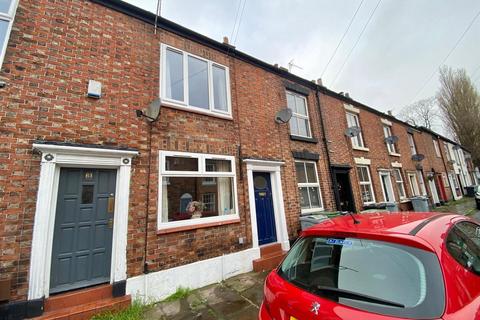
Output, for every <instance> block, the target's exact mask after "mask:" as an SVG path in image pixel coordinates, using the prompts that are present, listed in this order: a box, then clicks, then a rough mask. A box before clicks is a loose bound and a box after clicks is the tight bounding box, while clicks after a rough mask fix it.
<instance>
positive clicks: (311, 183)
mask: <svg viewBox="0 0 480 320" xmlns="http://www.w3.org/2000/svg"><path fill="white" fill-rule="evenodd" d="M297 163H301V164H303V169H304V170H305V178H306V179H308V178H307V177H308V175H307V166H306V164H307V163H313V167H314V168H315V177H316V178H317V182H315V183H313V182H305V183H299V182H298V181H297V187H298V188H297V190H298V191H299V189H300V188H309V187H317V188H318V194H319V199H320V207H317V208H309V209H301V211H302V214H303V213H311V212H318V211H323V210H325V206H324V204H323V197H322V189H321V188H320V179H319V178H318V171H317V163H316V162H314V161H302V160H296V161H295V165H296V164H297ZM307 194H308V203H309V204H311V201H310V193H309V192H308V193H307Z"/></svg>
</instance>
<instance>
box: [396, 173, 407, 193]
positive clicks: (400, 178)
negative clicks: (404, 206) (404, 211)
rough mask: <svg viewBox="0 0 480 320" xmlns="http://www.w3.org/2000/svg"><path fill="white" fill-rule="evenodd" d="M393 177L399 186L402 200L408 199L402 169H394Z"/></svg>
mask: <svg viewBox="0 0 480 320" xmlns="http://www.w3.org/2000/svg"><path fill="white" fill-rule="evenodd" d="M393 176H394V177H395V184H396V185H397V190H398V196H399V198H400V200H404V199H406V198H407V194H406V192H405V184H404V183H403V176H402V172H401V171H400V169H393Z"/></svg>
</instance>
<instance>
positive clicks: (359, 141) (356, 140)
mask: <svg viewBox="0 0 480 320" xmlns="http://www.w3.org/2000/svg"><path fill="white" fill-rule="evenodd" d="M345 116H346V117H347V126H348V127H349V128H351V127H353V126H357V127H358V128H359V129H360V133H359V134H358V136H356V137H351V138H350V141H351V142H352V148H353V149H358V150H368V149H367V148H365V141H364V140H363V133H362V127H361V126H360V118H359V117H358V114H356V113H353V112H348V111H347V112H346V113H345ZM349 116H351V117H353V119H354V122H355V123H354V124H353V126H352V125H351V124H350V123H349V120H348V119H349Z"/></svg>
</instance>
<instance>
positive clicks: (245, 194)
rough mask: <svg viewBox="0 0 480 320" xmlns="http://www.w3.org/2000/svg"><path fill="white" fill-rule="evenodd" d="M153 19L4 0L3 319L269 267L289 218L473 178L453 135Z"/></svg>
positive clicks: (84, 311) (439, 197)
mask: <svg viewBox="0 0 480 320" xmlns="http://www.w3.org/2000/svg"><path fill="white" fill-rule="evenodd" d="M154 21H155V16H154V15H153V14H152V13H149V12H146V11H144V10H141V9H139V8H136V7H134V6H132V5H129V4H126V3H124V2H122V1H119V0H91V1H90V0H82V1H69V0H20V1H18V0H7V1H3V2H0V64H1V71H0V123H1V126H0V133H1V143H0V148H1V151H2V153H1V154H2V156H1V157H0V211H1V212H0V314H1V315H2V316H4V317H8V318H12V319H21V318H31V317H36V316H43V317H44V318H49V317H57V318H61V317H68V316H71V315H77V316H87V315H91V314H92V313H94V312H98V311H99V310H103V309H106V308H112V307H121V306H123V305H126V304H129V303H130V301H131V300H130V299H131V296H134V297H138V298H142V297H148V298H149V299H161V298H163V297H165V296H167V295H169V294H171V293H173V292H174V291H175V290H176V288H177V287H179V286H183V287H191V288H193V287H199V286H203V285H207V284H210V283H213V282H217V281H221V280H222V279H225V278H228V277H231V276H233V275H236V274H239V273H242V272H247V271H250V270H252V269H266V268H270V267H272V266H273V265H274V264H275V263H277V262H278V261H279V259H280V258H281V257H282V255H283V252H284V251H286V250H288V249H289V247H290V241H292V240H294V239H295V237H296V236H297V234H298V231H299V229H300V224H299V217H300V215H304V214H312V213H318V212H323V211H352V212H358V211H361V210H363V209H366V208H368V206H369V205H372V204H374V203H378V202H389V203H394V204H395V205H396V206H397V207H398V208H399V210H409V209H411V205H410V204H409V198H410V197H411V196H413V195H420V194H426V195H428V196H429V197H430V199H431V202H432V204H435V203H442V202H445V201H449V200H450V199H451V198H452V197H453V198H455V199H457V198H458V197H459V196H461V194H463V192H464V190H463V188H465V187H466V186H468V185H469V184H472V183H474V182H473V181H472V179H476V177H475V176H474V175H473V172H472V170H473V166H471V165H470V167H468V166H467V164H466V163H467V162H468V154H467V157H465V153H464V152H463V151H465V150H464V149H462V147H461V146H458V145H457V144H456V143H455V142H453V141H451V140H448V139H446V138H443V137H441V136H438V135H437V134H435V133H434V132H430V131H427V130H425V129H423V128H414V127H411V126H409V125H408V124H406V123H404V122H402V121H400V120H398V119H396V118H394V117H393V116H391V115H388V114H383V113H381V112H379V111H377V110H375V109H373V108H371V107H368V106H365V105H364V104H361V103H359V102H357V101H355V100H353V99H351V98H350V97H348V96H345V95H341V94H338V93H336V92H333V91H331V90H329V89H327V88H325V87H324V86H322V85H321V82H315V81H313V82H312V81H308V80H305V79H302V78H299V77H297V76H295V75H293V74H291V73H289V72H288V71H287V70H285V69H283V68H279V67H278V66H276V65H271V64H267V63H265V62H263V61H260V60H258V59H256V58H254V57H251V56H249V55H247V54H245V53H242V52H240V51H238V50H236V49H235V47H233V46H231V45H230V44H229V43H228V40H227V39H225V40H224V42H222V43H221V42H217V41H215V40H212V39H209V38H207V37H205V36H203V35H200V34H198V33H196V32H194V31H192V30H189V29H186V28H184V27H182V26H179V25H177V24H175V23H173V22H171V21H168V20H165V19H162V18H159V19H158V22H157V28H156V29H155V28H154ZM156 111H159V112H156ZM349 128H350V130H349ZM352 128H355V129H354V130H353V129H352ZM352 132H354V133H355V135H353V136H348V135H349V134H351V133H352ZM346 134H347V135H346ZM392 137H395V138H392ZM386 138H387V139H386ZM432 139H433V140H432ZM433 141H437V143H435V142H433ZM445 148H447V149H445ZM447 150H448V151H447ZM437 151H439V153H440V156H438V153H437ZM432 153H433V155H432ZM418 154H423V156H422V157H420V156H418ZM415 155H417V157H413V160H412V156H415ZM457 157H458V162H457V161H456V160H453V159H457ZM454 161H455V162H454ZM469 168H470V169H469ZM455 181H457V182H458V183H459V184H458V188H457V185H456V184H455ZM452 186H453V189H452ZM435 190H436V191H435ZM457 191H458V192H457ZM71 306H75V308H71Z"/></svg>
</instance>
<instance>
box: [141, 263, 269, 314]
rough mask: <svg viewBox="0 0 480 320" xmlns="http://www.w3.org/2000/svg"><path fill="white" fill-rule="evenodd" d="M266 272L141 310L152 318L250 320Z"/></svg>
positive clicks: (247, 274)
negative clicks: (144, 310)
mask: <svg viewBox="0 0 480 320" xmlns="http://www.w3.org/2000/svg"><path fill="white" fill-rule="evenodd" d="M266 275H267V273H266V272H263V273H255V272H250V273H246V274H242V275H239V276H236V277H233V278H230V279H228V280H226V281H224V282H222V283H216V284H212V285H209V286H206V287H203V288H200V289H197V290H194V291H192V292H191V293H190V294H189V295H188V296H187V297H185V298H183V299H180V300H176V301H170V302H166V301H164V302H159V303H157V304H155V305H154V306H153V307H152V308H151V309H150V310H149V311H147V312H146V313H145V319H152V320H153V319H155V320H187V319H188V320H191V319H194V320H252V319H257V318H258V311H259V306H260V304H261V302H262V300H263V283H264V281H265V277H266Z"/></svg>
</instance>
